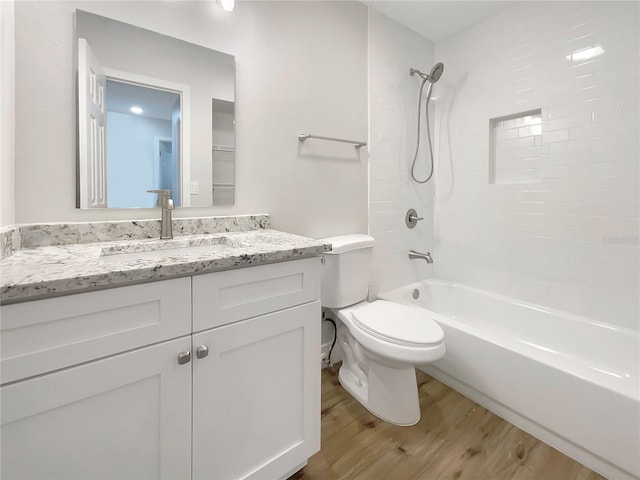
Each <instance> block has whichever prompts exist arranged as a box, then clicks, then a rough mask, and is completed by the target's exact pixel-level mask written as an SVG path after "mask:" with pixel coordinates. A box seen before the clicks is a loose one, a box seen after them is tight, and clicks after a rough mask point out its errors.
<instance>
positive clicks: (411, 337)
mask: <svg viewBox="0 0 640 480" xmlns="http://www.w3.org/2000/svg"><path fill="white" fill-rule="evenodd" d="M353 323H354V325H355V326H357V327H358V328H359V329H360V330H362V331H364V332H366V333H367V334H369V335H371V336H373V337H376V338H378V339H380V340H384V341H387V342H390V343H394V344H396V345H403V346H408V347H433V346H436V345H438V344H440V343H442V341H443V340H444V332H443V331H442V328H440V325H438V324H437V323H436V322H435V321H434V320H433V319H431V318H430V317H429V314H428V313H427V312H426V311H421V310H420V309H417V308H412V307H409V306H407V305H402V304H399V303H394V302H389V301H386V300H376V301H374V302H372V303H369V304H367V305H365V306H363V307H362V308H358V309H357V310H354V311H353Z"/></svg>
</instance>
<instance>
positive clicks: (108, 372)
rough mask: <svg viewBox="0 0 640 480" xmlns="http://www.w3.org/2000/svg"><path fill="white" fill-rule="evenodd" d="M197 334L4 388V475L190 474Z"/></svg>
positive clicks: (178, 476)
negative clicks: (187, 354)
mask: <svg viewBox="0 0 640 480" xmlns="http://www.w3.org/2000/svg"><path fill="white" fill-rule="evenodd" d="M190 345H191V337H190V336H187V337H183V338H179V339H176V340H172V341H169V342H165V343H160V344H158V345H155V346H151V347H146V348H141V349H138V350H134V351H131V352H128V353H123V354H120V355H115V356H113V357H108V358H105V359H103V360H97V361H94V362H90V363H86V364H83V365H80V366H77V367H73V368H69V369H65V370H61V371H58V372H55V373H51V374H49V375H43V376H40V377H34V378H32V379H30V380H25V381H22V382H16V383H13V384H9V385H6V386H4V387H2V389H1V390H0V395H1V396H2V397H1V398H2V405H1V416H0V420H1V425H2V426H1V428H0V435H1V440H2V449H1V470H0V476H1V478H2V479H3V480H9V479H14V478H40V479H43V478H46V479H80V478H81V479H93V478H101V479H105V478H109V479H143V478H144V479H154V478H157V479H164V478H176V479H188V478H190V476H191V458H190V456H191V363H186V364H182V365H178V360H177V358H178V354H179V353H180V352H181V351H183V350H190Z"/></svg>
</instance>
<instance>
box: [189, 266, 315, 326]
mask: <svg viewBox="0 0 640 480" xmlns="http://www.w3.org/2000/svg"><path fill="white" fill-rule="evenodd" d="M319 299H320V258H319V257H313V258H306V259H303V260H296V261H292V262H283V263H273V264H270V265H260V266H257V267H251V268H243V269H239V270H229V271H226V272H218V273H212V274H207V275H200V276H197V277H193V331H194V332H198V331H202V330H206V329H208V328H212V327H217V326H219V325H225V324H228V323H232V322H235V321H237V320H242V319H245V318H250V317H254V316H256V315H262V314H265V313H269V312H274V311H276V310H280V309H283V308H287V307H292V306H294V305H300V304H302V303H306V302H311V301H314V300H319Z"/></svg>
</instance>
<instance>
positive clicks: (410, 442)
mask: <svg viewBox="0 0 640 480" xmlns="http://www.w3.org/2000/svg"><path fill="white" fill-rule="evenodd" d="M417 379H418V392H419V395H420V406H421V410H422V418H421V419H420V421H419V422H418V423H417V424H416V425H414V426H412V427H396V426H394V425H391V424H389V423H386V422H383V421H382V420H380V419H379V418H377V417H375V416H374V415H372V414H371V413H369V412H368V411H367V410H366V409H365V408H364V407H363V406H362V405H360V404H359V403H358V402H357V401H356V400H355V399H354V398H353V397H351V396H350V395H349V394H348V393H347V392H346V391H345V390H344V389H343V388H342V387H341V386H340V383H339V382H338V370H337V368H334V369H332V370H328V369H325V370H323V372H322V450H321V451H320V452H318V453H317V454H316V455H314V456H313V457H311V458H310V459H309V464H308V465H307V466H306V467H305V468H304V469H303V470H301V471H300V472H298V473H296V474H295V475H294V476H293V477H291V479H290V480H436V479H438V480H440V479H443V480H444V479H451V480H603V477H601V476H600V475H598V474H597V473H595V472H593V471H591V470H589V469H588V468H586V467H584V466H583V465H580V464H579V463H577V462H575V461H573V460H572V459H570V458H569V457H567V456H565V455H563V454H562V453H560V452H558V451H557V450H555V449H553V448H551V447H550V446H548V445H546V444H544V443H542V442H541V441H539V440H537V439H536V438H534V437H532V436H531V435H529V434H527V433H525V432H523V431H522V430H520V429H518V428H516V427H515V426H513V425H511V424H510V423H508V422H507V421H505V420H503V419H501V418H500V417H498V416H496V415H494V414H492V413H491V412H490V411H488V410H487V409H485V408H483V407H481V406H480V405H478V404H476V403H474V402H472V401H471V400H469V399H468V398H466V397H464V396H463V395H461V394H459V393H457V392H456V391H454V390H452V389H451V388H449V387H447V386H446V385H444V384H442V383H441V382H439V381H437V380H435V379H434V378H432V377H430V376H429V375H426V374H425V373H423V372H418V374H417Z"/></svg>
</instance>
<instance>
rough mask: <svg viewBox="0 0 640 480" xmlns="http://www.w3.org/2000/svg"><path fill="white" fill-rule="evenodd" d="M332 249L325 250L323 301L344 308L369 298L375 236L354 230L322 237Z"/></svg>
mask: <svg viewBox="0 0 640 480" xmlns="http://www.w3.org/2000/svg"><path fill="white" fill-rule="evenodd" d="M321 241H322V242H324V243H330V244H331V245H332V248H333V249H332V251H330V252H325V253H324V254H323V257H324V262H323V264H322V295H321V300H322V301H321V303H322V306H323V307H327V308H342V307H346V306H348V305H353V304H354V303H358V302H360V301H362V300H365V299H366V298H367V293H368V290H369V268H370V265H371V253H372V252H373V243H374V241H375V240H374V238H373V237H371V236H369V235H362V234H352V235H341V236H338V237H329V238H323V239H322V240H321Z"/></svg>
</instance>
